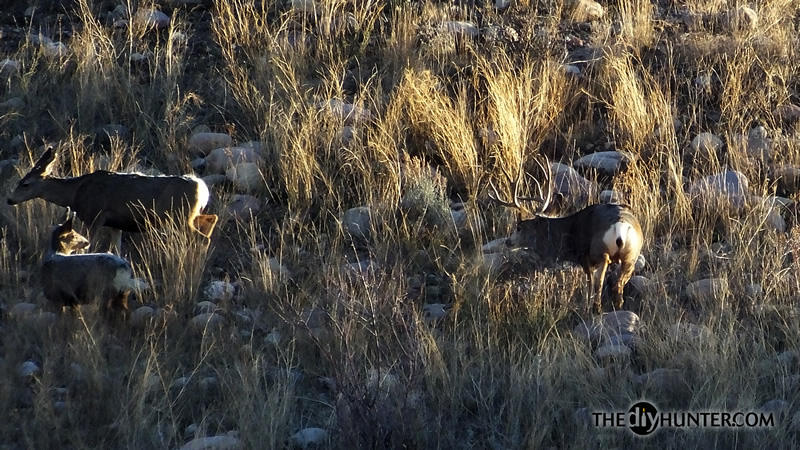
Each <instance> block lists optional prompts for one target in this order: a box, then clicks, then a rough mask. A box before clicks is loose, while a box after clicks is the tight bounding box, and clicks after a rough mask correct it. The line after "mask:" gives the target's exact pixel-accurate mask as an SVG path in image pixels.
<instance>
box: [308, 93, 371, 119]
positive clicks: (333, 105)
mask: <svg viewBox="0 0 800 450" xmlns="http://www.w3.org/2000/svg"><path fill="white" fill-rule="evenodd" d="M317 106H318V107H319V108H320V110H321V111H323V112H327V113H328V114H331V115H333V116H336V117H337V118H339V119H340V120H342V121H343V122H344V125H355V124H357V123H361V122H370V121H372V119H373V115H372V113H371V112H370V111H369V110H368V109H365V108H362V107H360V106H356V105H352V104H349V103H345V102H343V101H341V100H338V99H333V100H329V101H327V102H322V103H319V104H318V105H317Z"/></svg>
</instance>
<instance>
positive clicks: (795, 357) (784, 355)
mask: <svg viewBox="0 0 800 450" xmlns="http://www.w3.org/2000/svg"><path fill="white" fill-rule="evenodd" d="M775 362H776V363H777V364H778V366H780V367H781V368H782V369H783V370H786V371H789V372H794V371H796V370H798V369H800V353H798V352H796V351H794V350H786V351H783V352H781V353H778V354H777V355H775Z"/></svg>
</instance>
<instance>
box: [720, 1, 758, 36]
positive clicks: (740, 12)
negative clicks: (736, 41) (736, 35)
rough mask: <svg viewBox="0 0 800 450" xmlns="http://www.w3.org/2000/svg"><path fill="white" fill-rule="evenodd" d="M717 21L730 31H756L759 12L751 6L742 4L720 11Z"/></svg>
mask: <svg viewBox="0 0 800 450" xmlns="http://www.w3.org/2000/svg"><path fill="white" fill-rule="evenodd" d="M717 21H718V23H719V24H720V25H722V26H723V27H725V28H726V29H727V30H728V31H729V32H736V31H754V30H755V29H756V28H757V27H758V14H756V12H755V11H753V9H752V8H750V7H749V6H740V7H738V8H734V9H731V10H728V11H725V12H723V13H720V14H719V16H718V17H717Z"/></svg>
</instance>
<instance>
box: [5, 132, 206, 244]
mask: <svg viewBox="0 0 800 450" xmlns="http://www.w3.org/2000/svg"><path fill="white" fill-rule="evenodd" d="M55 160H56V152H55V151H54V150H53V148H52V147H49V148H48V149H47V150H45V152H44V154H43V155H42V157H41V158H39V160H38V161H37V162H36V164H35V165H34V166H33V168H32V169H31V170H30V172H28V174H27V175H25V176H24V177H22V179H21V180H20V181H19V183H17V186H16V187H15V188H14V191H13V192H11V194H10V195H9V197H8V204H10V205H16V204H18V203H22V202H25V201H28V200H31V199H34V198H41V199H44V200H46V201H48V202H50V203H55V204H56V205H59V206H65V207H70V208H71V209H72V210H74V211H75V212H76V213H77V215H78V218H80V219H81V221H83V222H84V223H86V224H88V225H89V227H90V232H89V235H90V237H94V236H95V235H96V232H97V231H98V230H99V229H100V227H103V226H105V227H109V228H112V229H114V230H117V231H116V233H115V234H116V236H115V237H116V242H117V247H118V248H119V240H120V234H119V232H120V231H128V232H140V231H143V230H144V229H145V227H146V225H147V224H153V225H157V224H159V223H162V222H163V220H164V219H166V218H167V217H172V218H173V219H177V220H179V221H180V223H181V224H182V225H183V224H184V223H185V224H186V226H188V227H189V228H190V229H191V230H194V231H197V232H198V233H200V234H202V235H203V236H205V237H206V239H209V238H210V237H211V232H212V231H213V229H214V225H215V224H216V223H217V216H216V215H210V214H200V211H201V210H202V208H203V207H205V206H206V204H207V203H208V197H209V193H208V187H207V186H206V184H205V183H204V182H203V180H201V179H199V178H196V177H193V176H189V175H187V176H149V175H143V174H139V173H116V172H108V171H105V170H98V171H96V172H92V173H88V174H85V175H81V176H78V177H72V178H56V177H53V176H50V172H51V171H52V169H53V165H54V162H55Z"/></svg>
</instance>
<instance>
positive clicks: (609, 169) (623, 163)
mask: <svg viewBox="0 0 800 450" xmlns="http://www.w3.org/2000/svg"><path fill="white" fill-rule="evenodd" d="M630 162H631V157H630V156H628V155H626V154H625V153H622V152H618V151H606V152H595V153H592V154H590V155H586V156H584V157H582V158H579V159H578V160H576V161H574V162H573V163H572V166H573V167H575V168H576V169H582V170H589V169H593V170H597V171H599V172H602V173H604V174H605V175H609V176H613V175H616V174H618V173H620V172H622V171H624V170H625V169H626V168H627V167H628V164H630Z"/></svg>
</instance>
